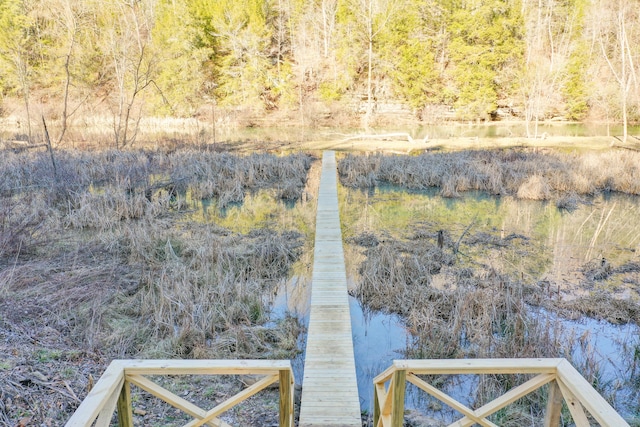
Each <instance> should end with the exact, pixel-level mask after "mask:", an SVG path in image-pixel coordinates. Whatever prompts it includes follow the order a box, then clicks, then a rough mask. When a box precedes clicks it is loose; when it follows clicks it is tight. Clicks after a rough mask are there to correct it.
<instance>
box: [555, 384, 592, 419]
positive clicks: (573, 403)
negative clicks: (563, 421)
mask: <svg viewBox="0 0 640 427" xmlns="http://www.w3.org/2000/svg"><path fill="white" fill-rule="evenodd" d="M558 386H559V387H560V390H561V391H562V395H563V396H564V400H565V402H567V408H569V412H571V417H572V418H573V422H574V423H575V424H576V427H590V426H591V423H590V422H589V419H588V418H587V415H586V414H585V413H584V409H583V408H582V404H581V403H580V400H579V399H578V398H577V397H576V396H575V395H574V394H573V393H572V392H571V390H569V388H568V387H567V386H566V385H565V384H564V383H563V382H562V381H559V382H558Z"/></svg>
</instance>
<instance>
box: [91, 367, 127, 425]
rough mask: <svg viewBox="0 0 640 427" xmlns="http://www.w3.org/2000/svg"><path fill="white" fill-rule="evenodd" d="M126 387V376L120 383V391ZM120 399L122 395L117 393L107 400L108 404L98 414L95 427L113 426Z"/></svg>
mask: <svg viewBox="0 0 640 427" xmlns="http://www.w3.org/2000/svg"><path fill="white" fill-rule="evenodd" d="M123 386H124V376H123V378H122V380H121V381H120V385H119V386H118V389H120V390H122V387H123ZM119 399H120V395H119V394H117V393H113V394H112V395H111V397H109V399H107V402H106V404H105V405H104V407H103V408H102V410H101V411H100V414H98V419H97V420H96V423H95V425H94V427H109V426H110V425H111V419H112V418H113V414H114V412H115V411H116V407H117V406H118V400H119Z"/></svg>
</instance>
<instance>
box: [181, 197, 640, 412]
mask: <svg viewBox="0 0 640 427" xmlns="http://www.w3.org/2000/svg"><path fill="white" fill-rule="evenodd" d="M339 199H340V208H341V221H342V228H343V238H344V239H345V254H346V256H347V259H346V264H347V271H348V273H347V274H348V276H349V277H348V279H349V280H350V282H351V286H355V281H357V280H358V277H357V267H358V263H359V262H360V261H361V257H362V250H361V248H358V247H357V246H356V245H354V244H352V243H349V242H350V240H349V239H350V238H352V237H354V236H356V235H357V234H359V233H362V232H365V231H366V232H371V233H374V234H376V235H378V236H384V235H388V236H394V238H398V239H402V238H407V237H408V236H409V235H410V234H411V233H413V232H415V230H418V229H428V230H439V229H444V230H447V232H448V233H450V235H451V236H461V235H462V234H463V233H464V230H467V229H471V233H470V234H473V235H495V236H503V237H504V236H506V235H517V236H524V239H521V240H522V244H521V245H515V246H513V247H501V248H497V249H496V250H492V251H490V252H488V253H486V251H485V249H486V246H482V245H480V246H474V247H472V246H469V247H467V248H466V253H467V255H468V256H469V257H470V258H473V259H476V260H478V259H482V260H483V261H482V262H484V263H488V264H494V265H495V266H496V268H500V269H501V270H503V271H505V272H507V273H508V274H513V275H518V276H519V277H521V278H523V279H524V280H526V281H529V282H544V283H548V284H549V287H552V288H554V289H555V292H557V293H558V296H559V297H560V298H563V299H566V300H571V299H574V298H580V297H581V296H588V295H590V294H593V293H597V292H606V293H609V294H613V295H615V296H616V298H620V299H632V300H634V301H636V302H637V301H638V300H639V299H640V298H639V293H640V272H638V271H637V269H633V268H629V269H628V270H629V271H626V272H625V270H624V269H623V268H622V267H624V266H634V265H640V201H639V199H638V198H637V197H630V196H621V195H615V194H607V195H601V196H598V197H595V198H592V199H589V200H584V203H582V204H580V206H579V207H578V209H576V210H575V211H573V212H566V211H560V210H559V209H558V208H557V207H556V206H555V205H554V204H553V203H547V202H532V201H519V200H515V199H512V198H507V197H504V198H496V197H490V196H487V195H484V194H480V193H470V194H465V195H464V196H463V197H461V198H458V199H445V198H442V197H440V196H439V195H438V194H437V193H436V192H428V191H427V192H419V193H417V192H411V191H407V190H403V189H399V188H392V187H382V188H376V189H375V190H370V191H364V192H363V191H360V190H353V189H347V188H344V187H342V186H339ZM312 200H313V195H306V196H305V197H303V200H302V201H300V202H297V203H295V204H284V203H282V202H280V201H276V199H275V197H274V194H273V192H269V191H259V192H257V193H254V194H248V195H247V196H246V198H245V201H244V202H243V203H242V204H238V205H232V206H230V207H227V208H226V209H224V210H219V209H217V207H216V204H215V201H204V202H199V201H193V200H189V201H188V202H189V204H191V206H192V207H193V214H192V219H195V220H198V221H205V222H211V223H215V224H217V225H219V226H222V227H225V228H229V229H232V230H234V231H238V232H244V233H246V232H248V231H249V230H251V229H252V228H261V227H270V228H275V229H281V230H298V231H299V232H301V233H303V234H305V235H306V236H307V239H308V241H309V242H313V233H314V232H313V227H312V224H313V218H314V217H315V216H314V215H315V212H314V203H313V202H312ZM311 245H312V243H311V244H308V245H307V247H308V249H309V250H310V249H311ZM309 250H308V251H307V253H306V254H305V255H303V257H302V259H301V260H300V261H299V262H298V264H297V265H296V267H295V268H294V271H293V272H292V276H291V278H290V280H289V281H288V282H286V283H283V284H282V286H281V289H280V291H279V292H278V294H277V295H276V296H275V299H274V302H273V312H272V316H273V317H274V318H277V317H281V316H285V315H294V316H297V317H298V318H299V319H300V321H301V322H302V323H303V324H306V323H307V322H308V312H309V298H310V284H311V283H310V282H311V266H312V253H309ZM602 260H606V262H607V263H609V264H610V265H611V266H613V271H615V272H617V273H616V274H612V275H611V277H609V278H607V280H600V281H598V280H585V274H586V273H585V272H586V271H587V270H588V268H589V266H590V265H597V264H598V263H599V262H602ZM634 263H635V264H634ZM350 304H351V313H352V328H353V336H354V346H355V347H354V348H355V355H356V366H357V373H358V383H359V392H360V399H361V408H362V410H363V411H367V412H371V410H372V408H371V399H372V393H373V389H372V379H373V377H375V376H376V375H377V374H378V373H380V372H381V371H382V370H384V369H385V368H386V367H388V366H389V365H390V363H391V361H392V360H393V359H401V358H404V357H405V354H406V352H407V350H408V349H409V348H410V347H411V345H412V336H411V335H410V334H409V333H408V332H407V329H406V328H405V326H404V323H403V321H402V319H400V318H399V317H398V316H396V315H394V314H388V313H383V312H371V310H368V309H367V308H366V307H365V308H363V307H362V306H361V305H360V303H359V302H358V301H357V300H356V299H354V298H351V299H350ZM531 311H532V313H534V315H536V316H540V317H545V318H546V319H547V320H549V321H551V322H555V321H556V320H558V321H560V322H561V323H562V324H563V326H564V328H563V331H566V332H563V333H566V334H568V335H567V337H566V339H567V340H569V339H571V340H573V342H575V343H576V345H575V346H574V354H573V355H572V359H573V361H574V363H575V361H578V362H580V361H584V367H588V366H591V365H592V364H593V363H594V361H595V363H596V364H597V366H596V368H597V369H599V373H598V381H599V382H600V384H601V385H602V388H603V390H605V392H606V394H607V397H608V398H610V399H611V400H612V401H613V402H614V406H615V407H616V409H617V410H618V411H620V412H621V413H622V414H623V415H625V416H631V415H633V414H634V413H636V411H638V408H639V406H640V405H639V404H638V396H637V394H636V392H635V391H634V390H633V389H632V388H631V387H630V384H631V383H633V382H636V384H637V382H638V381H639V378H638V373H637V372H636V371H637V369H636V364H637V363H638V362H640V331H639V329H638V326H637V325H636V324H634V323H623V324H614V323H610V322H608V321H606V320H602V319H600V320H597V319H594V318H589V317H585V316H581V315H580V314H579V313H574V314H573V315H572V316H571V317H569V318H567V317H562V316H561V315H559V314H558V313H554V312H549V311H546V310H544V309H541V308H538V307H531ZM602 317H603V318H606V314H603V316H602ZM636 320H637V319H636ZM304 344H305V337H304V336H302V337H301V339H300V343H299V345H300V348H301V350H303V349H304ZM303 360H304V354H303V353H302V354H301V355H300V356H299V357H297V358H296V359H295V360H294V361H293V363H294V370H295V375H296V379H297V381H298V382H300V381H301V380H302V372H303V369H304V367H303ZM587 361H588V363H587ZM578 367H579V368H581V367H583V366H578ZM474 381H475V380H474V379H472V378H461V379H459V381H457V382H455V383H451V384H449V385H448V386H447V387H448V389H447V391H448V392H450V393H451V394H452V395H453V396H455V397H458V398H459V399H460V400H461V401H463V402H464V401H465V397H464V394H465V393H467V392H466V391H465V390H469V388H470V387H473V386H474ZM407 406H408V407H409V408H416V409H419V410H421V411H425V412H428V413H429V416H430V417H433V418H435V419H440V420H442V421H443V422H446V421H447V420H450V419H451V417H452V414H451V413H450V411H447V410H446V408H445V409H443V408H441V407H440V406H437V405H433V403H432V402H431V401H430V400H429V399H426V398H425V397H424V396H423V394H421V393H419V392H417V391H416V390H415V389H411V388H410V389H409V392H408V398H407ZM429 408H430V409H429Z"/></svg>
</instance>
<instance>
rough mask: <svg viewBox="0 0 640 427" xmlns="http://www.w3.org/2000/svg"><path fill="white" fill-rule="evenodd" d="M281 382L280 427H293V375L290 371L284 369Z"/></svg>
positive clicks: (280, 378) (281, 373)
mask: <svg viewBox="0 0 640 427" xmlns="http://www.w3.org/2000/svg"><path fill="white" fill-rule="evenodd" d="M279 382H280V427H293V384H294V381H293V375H292V373H291V371H290V370H288V369H283V370H282V371H280V375H279Z"/></svg>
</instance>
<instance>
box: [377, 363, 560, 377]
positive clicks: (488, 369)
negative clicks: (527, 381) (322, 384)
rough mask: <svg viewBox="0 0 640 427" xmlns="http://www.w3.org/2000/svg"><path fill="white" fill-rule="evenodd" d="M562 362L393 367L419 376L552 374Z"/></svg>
mask: <svg viewBox="0 0 640 427" xmlns="http://www.w3.org/2000/svg"><path fill="white" fill-rule="evenodd" d="M562 361H564V359H408V360H394V361H393V367H395V368H396V369H405V370H407V371H411V372H413V373H415V374H418V375H438V374H454V375H455V374H545V373H547V374H551V373H555V372H556V369H557V367H558V365H559V364H560V363H561V362H562ZM385 372H386V371H385Z"/></svg>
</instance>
